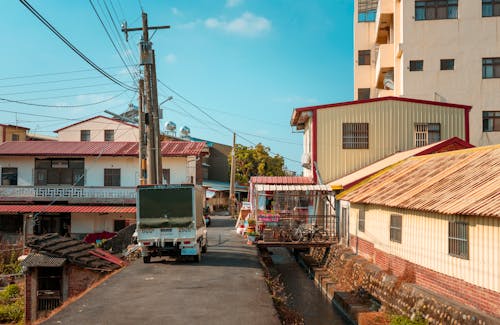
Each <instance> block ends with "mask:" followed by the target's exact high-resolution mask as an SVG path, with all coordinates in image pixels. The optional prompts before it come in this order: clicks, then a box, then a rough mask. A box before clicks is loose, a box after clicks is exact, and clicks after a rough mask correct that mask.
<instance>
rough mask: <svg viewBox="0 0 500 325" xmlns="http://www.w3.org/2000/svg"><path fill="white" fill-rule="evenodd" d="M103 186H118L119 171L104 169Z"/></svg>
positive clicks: (116, 169)
mask: <svg viewBox="0 0 500 325" xmlns="http://www.w3.org/2000/svg"><path fill="white" fill-rule="evenodd" d="M104 186H120V169H119V168H105V169H104Z"/></svg>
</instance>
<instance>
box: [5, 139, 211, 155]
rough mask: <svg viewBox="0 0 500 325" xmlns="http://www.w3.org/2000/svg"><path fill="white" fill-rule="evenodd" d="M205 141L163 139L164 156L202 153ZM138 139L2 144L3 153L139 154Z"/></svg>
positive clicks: (162, 150) (162, 149)
mask: <svg viewBox="0 0 500 325" xmlns="http://www.w3.org/2000/svg"><path fill="white" fill-rule="evenodd" d="M204 148H205V142H186V141H163V142H162V143H161V153H162V156H164V157H184V156H199V155H201V154H202V153H204V152H205V150H204ZM137 155H138V143H137V142H104V141H101V142H90V141H89V142H87V141H82V142H80V141H74V142H73V141H16V142H4V143H0V156H65V157H75V156H76V157H81V156H137Z"/></svg>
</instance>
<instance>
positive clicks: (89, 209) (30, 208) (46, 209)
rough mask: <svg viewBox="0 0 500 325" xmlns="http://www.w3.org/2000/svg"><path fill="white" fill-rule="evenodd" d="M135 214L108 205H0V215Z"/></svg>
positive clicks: (119, 207) (125, 207) (120, 207)
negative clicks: (34, 213) (37, 213)
mask: <svg viewBox="0 0 500 325" xmlns="http://www.w3.org/2000/svg"><path fill="white" fill-rule="evenodd" d="M2 212H4V213H7V212H10V213H32V212H41V213H62V212H73V213H76V212H78V213H135V206H110V205H104V206H103V205H0V213H2Z"/></svg>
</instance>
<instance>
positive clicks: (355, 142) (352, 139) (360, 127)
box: [342, 123, 368, 149]
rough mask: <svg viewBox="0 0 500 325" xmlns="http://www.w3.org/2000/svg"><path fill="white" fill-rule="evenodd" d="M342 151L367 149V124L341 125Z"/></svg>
mask: <svg viewBox="0 0 500 325" xmlns="http://www.w3.org/2000/svg"><path fill="white" fill-rule="evenodd" d="M342 148H343V149H368V123H342Z"/></svg>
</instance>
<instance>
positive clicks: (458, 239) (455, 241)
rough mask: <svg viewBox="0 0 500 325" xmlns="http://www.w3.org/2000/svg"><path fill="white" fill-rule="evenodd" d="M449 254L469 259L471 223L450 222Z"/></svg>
mask: <svg viewBox="0 0 500 325" xmlns="http://www.w3.org/2000/svg"><path fill="white" fill-rule="evenodd" d="M448 254H450V255H451V256H455V257H460V258H464V259H469V225H468V224H467V223H466V222H458V221H457V222H452V221H450V222H449V223H448Z"/></svg>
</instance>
